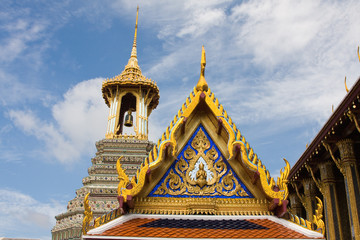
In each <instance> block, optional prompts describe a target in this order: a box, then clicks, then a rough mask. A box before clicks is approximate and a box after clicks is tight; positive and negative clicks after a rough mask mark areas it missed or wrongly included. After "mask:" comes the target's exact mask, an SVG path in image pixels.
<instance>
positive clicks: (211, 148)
mask: <svg viewBox="0 0 360 240" xmlns="http://www.w3.org/2000/svg"><path fill="white" fill-rule="evenodd" d="M149 197H202V198H204V197H216V198H253V195H252V194H251V192H250V191H249V190H248V189H247V188H246V187H245V185H244V184H243V183H242V182H241V180H240V179H239V177H238V176H237V175H236V173H235V172H234V171H233V170H232V168H231V166H230V165H229V163H228V162H227V161H226V159H225V158H224V157H223V156H222V154H221V152H220V150H219V149H218V147H217V146H216V144H215V143H214V142H213V140H212V139H211V138H210V136H209V135H208V133H207V132H206V130H205V128H204V127H203V126H201V125H200V126H199V127H198V128H197V129H196V131H195V132H194V134H193V135H192V137H191V138H190V140H189V141H188V142H187V144H186V145H185V146H184V148H183V150H182V151H181V152H180V153H179V154H178V156H177V158H176V160H175V161H174V162H173V164H172V165H171V167H170V168H169V169H168V171H167V172H166V173H165V174H164V176H163V177H162V179H161V180H160V182H159V183H158V184H157V185H156V186H155V188H154V189H153V190H152V191H151V192H150V194H149Z"/></svg>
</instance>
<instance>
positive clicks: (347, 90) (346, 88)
mask: <svg viewBox="0 0 360 240" xmlns="http://www.w3.org/2000/svg"><path fill="white" fill-rule="evenodd" d="M344 82H345V90H346V92H347V93H348V92H349V89H348V87H347V85H346V76H345V81H344Z"/></svg>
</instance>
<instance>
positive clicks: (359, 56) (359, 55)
mask: <svg viewBox="0 0 360 240" xmlns="http://www.w3.org/2000/svg"><path fill="white" fill-rule="evenodd" d="M357 54H358V58H359V62H360V54H359V46H358V50H357Z"/></svg>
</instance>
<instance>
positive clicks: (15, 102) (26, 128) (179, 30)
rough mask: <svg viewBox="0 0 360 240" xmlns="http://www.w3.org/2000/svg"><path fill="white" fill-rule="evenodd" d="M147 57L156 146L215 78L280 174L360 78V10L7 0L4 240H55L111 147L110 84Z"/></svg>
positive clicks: (266, 2) (339, 4)
mask: <svg viewBox="0 0 360 240" xmlns="http://www.w3.org/2000/svg"><path fill="white" fill-rule="evenodd" d="M138 4H139V6H140V12H139V28H138V59H139V64H140V67H141V69H142V71H143V74H144V75H145V76H146V77H148V78H151V79H153V80H155V81H156V82H157V84H158V86H159V89H160V96H161V97H160V103H159V105H158V107H157V109H155V110H154V111H153V113H152V114H151V117H150V123H149V124H150V125H149V130H150V137H151V140H154V141H155V140H157V138H158V137H160V134H161V133H162V132H163V131H164V130H165V127H166V126H167V125H168V123H169V122H170V121H171V120H172V119H173V117H174V115H175V114H176V113H177V111H178V109H179V108H180V107H181V104H182V103H183V101H184V100H185V98H186V97H187V96H188V94H189V93H190V91H191V90H192V89H193V87H194V86H195V85H196V82H197V80H198V78H199V74H200V58H201V46H202V45H204V46H205V49H206V57H207V65H206V80H207V82H208V84H209V87H210V88H211V90H212V91H213V92H215V94H216V96H217V97H218V98H219V99H220V102H221V103H222V104H223V105H224V107H225V109H226V110H227V112H228V114H229V115H230V116H231V117H232V119H233V121H234V122H235V123H236V124H237V127H238V128H239V129H240V131H241V132H242V134H243V135H244V136H245V137H246V140H247V141H248V142H249V143H250V144H251V146H252V147H253V148H254V151H255V152H256V153H257V154H258V156H259V157H260V159H261V160H262V161H263V163H264V164H265V165H266V166H267V168H268V169H270V171H271V173H272V175H273V176H276V175H278V174H279V170H280V168H282V167H283V166H284V162H283V161H282V158H283V157H285V158H287V159H288V160H289V162H290V163H291V165H293V164H294V163H295V162H296V160H297V159H298V158H299V157H300V155H301V154H302V152H303V151H304V150H305V145H306V144H307V143H310V142H311V140H312V139H313V138H314V137H315V135H316V133H317V132H318V131H319V130H320V128H321V127H322V126H323V124H324V123H325V122H326V120H327V119H328V118H329V116H330V115H331V108H332V107H331V106H332V105H334V107H335V108H336V106H337V105H338V104H339V103H340V101H341V100H342V99H343V97H344V96H345V95H346V91H345V87H344V77H345V76H347V79H348V86H349V88H350V87H351V86H352V85H353V84H354V83H355V81H356V80H357V78H358V76H359V75H360V63H359V60H358V58H357V53H356V50H357V47H358V45H359V44H360V28H359V23H360V15H359V14H358V10H359V9H360V2H359V1H319V0H315V1H314V0H305V1H276V0H255V1H243V2H242V1H229V0H224V1H212V0H210V1H209V0H208V1H198V0H196V1H195V0H194V1H171V2H169V1H152V0H150V1H56V2H55V1H54V2H51V1H40V0H39V1H6V0H5V1H4V0H3V1H1V8H0V110H1V111H0V237H1V236H6V237H31V238H41V239H49V238H50V236H51V234H50V230H51V228H52V227H53V225H54V224H55V219H54V216H55V215H56V214H58V213H60V212H63V211H65V210H66V205H67V201H69V200H71V199H72V198H74V197H75V190H76V189H78V188H80V187H81V186H82V178H83V177H85V176H87V168H88V167H89V166H90V165H91V158H92V157H93V156H94V154H95V151H96V149H95V142H96V141H97V140H100V139H102V138H104V136H105V129H106V120H107V115H108V109H107V107H106V105H105V103H104V100H103V99H102V96H101V82H102V79H103V78H107V77H113V76H115V75H117V74H120V73H121V71H122V70H123V68H124V66H125V65H126V63H127V60H128V59H129V57H130V51H131V46H132V41H133V34H134V25H135V16H136V5H138Z"/></svg>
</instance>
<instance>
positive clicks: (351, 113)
mask: <svg viewBox="0 0 360 240" xmlns="http://www.w3.org/2000/svg"><path fill="white" fill-rule="evenodd" d="M346 115H347V116H348V117H349V119H350V121H352V122H354V123H355V127H356V129H357V130H358V132H359V133H360V126H359V122H358V120H357V118H356V116H355V114H354V113H353V112H352V111H350V110H349V111H348V112H347V113H346Z"/></svg>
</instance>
